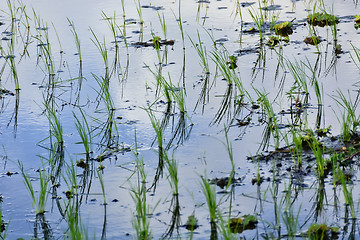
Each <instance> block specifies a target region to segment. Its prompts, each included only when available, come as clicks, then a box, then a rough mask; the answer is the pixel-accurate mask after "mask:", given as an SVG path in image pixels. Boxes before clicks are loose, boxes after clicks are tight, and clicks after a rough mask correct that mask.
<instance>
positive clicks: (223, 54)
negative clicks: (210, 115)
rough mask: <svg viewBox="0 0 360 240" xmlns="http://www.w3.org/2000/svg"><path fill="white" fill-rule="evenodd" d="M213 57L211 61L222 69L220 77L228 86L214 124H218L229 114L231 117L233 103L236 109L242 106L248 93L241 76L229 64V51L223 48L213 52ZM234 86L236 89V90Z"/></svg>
mask: <svg viewBox="0 0 360 240" xmlns="http://www.w3.org/2000/svg"><path fill="white" fill-rule="evenodd" d="M211 55H212V56H211V59H212V60H213V61H214V63H215V64H216V66H217V67H218V68H219V69H220V73H221V74H219V75H220V76H222V77H223V78H224V79H225V80H226V81H227V84H228V86H227V89H226V91H225V93H224V95H223V96H224V97H223V100H222V102H221V105H220V108H219V110H218V112H217V113H216V116H215V117H214V120H213V122H214V123H217V122H220V121H221V120H222V119H223V117H224V116H225V115H226V114H228V115H227V116H228V117H230V111H229V110H230V109H231V107H232V103H234V108H236V107H241V106H242V105H241V103H242V100H243V97H244V95H245V94H246V93H247V92H246V90H245V89H244V87H243V84H242V81H241V79H240V76H239V75H238V74H237V73H236V71H235V69H234V68H232V67H231V65H230V64H229V60H230V56H229V53H228V51H227V50H226V49H225V48H222V49H218V50H214V51H212V52H211ZM234 86H235V87H236V88H234ZM239 103H240V104H239Z"/></svg>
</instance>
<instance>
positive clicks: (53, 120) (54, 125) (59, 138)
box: [44, 101, 64, 152]
mask: <svg viewBox="0 0 360 240" xmlns="http://www.w3.org/2000/svg"><path fill="white" fill-rule="evenodd" d="M44 107H45V114H46V117H47V119H48V121H49V131H50V136H49V138H50V140H51V139H52V138H53V137H54V138H55V139H56V142H55V143H53V144H52V148H53V149H56V152H62V151H63V149H64V136H63V127H62V124H61V122H60V119H59V117H58V115H57V114H56V111H55V109H54V108H53V107H52V106H50V105H49V104H48V103H47V102H46V101H45V103H44Z"/></svg>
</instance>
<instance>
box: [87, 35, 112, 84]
mask: <svg viewBox="0 0 360 240" xmlns="http://www.w3.org/2000/svg"><path fill="white" fill-rule="evenodd" d="M90 31H91V33H92V35H93V37H94V38H92V39H91V41H92V42H93V43H94V45H95V46H96V48H97V49H98V50H99V52H100V54H101V57H102V59H103V61H104V65H105V77H104V78H105V80H106V82H109V80H110V77H111V76H110V75H109V58H108V51H107V48H106V43H105V37H104V39H103V43H101V42H100V40H99V38H98V37H97V36H96V34H95V32H94V31H93V30H92V28H90Z"/></svg>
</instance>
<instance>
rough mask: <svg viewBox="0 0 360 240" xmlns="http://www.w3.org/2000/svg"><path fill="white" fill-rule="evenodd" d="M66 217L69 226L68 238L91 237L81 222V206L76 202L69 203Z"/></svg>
mask: <svg viewBox="0 0 360 240" xmlns="http://www.w3.org/2000/svg"><path fill="white" fill-rule="evenodd" d="M69 202H70V201H69ZM65 219H66V222H67V224H68V227H69V228H68V230H67V231H66V233H65V235H66V236H67V237H68V238H70V239H85V240H87V239H89V234H88V230H87V229H86V227H85V226H84V225H83V224H82V222H81V217H80V212H79V208H78V206H77V205H76V204H75V205H74V204H68V205H67V208H66V214H65ZM94 237H95V236H94Z"/></svg>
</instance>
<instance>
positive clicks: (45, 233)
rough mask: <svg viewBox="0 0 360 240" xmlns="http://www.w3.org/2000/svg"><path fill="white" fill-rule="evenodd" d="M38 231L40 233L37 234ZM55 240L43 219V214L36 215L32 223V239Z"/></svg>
mask: <svg viewBox="0 0 360 240" xmlns="http://www.w3.org/2000/svg"><path fill="white" fill-rule="evenodd" d="M39 231H40V233H39ZM40 238H44V239H55V238H54V236H53V232H52V229H51V226H50V224H49V223H48V222H47V221H46V219H45V214H44V213H39V214H36V218H35V223H34V239H40Z"/></svg>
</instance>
